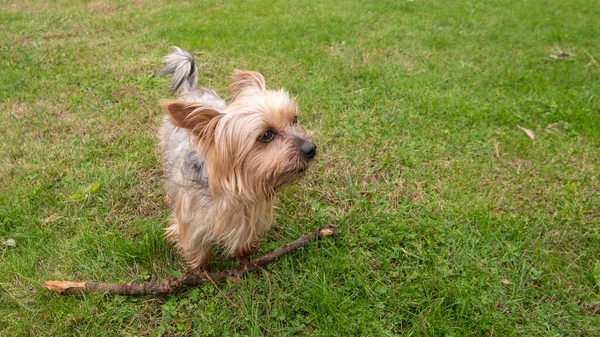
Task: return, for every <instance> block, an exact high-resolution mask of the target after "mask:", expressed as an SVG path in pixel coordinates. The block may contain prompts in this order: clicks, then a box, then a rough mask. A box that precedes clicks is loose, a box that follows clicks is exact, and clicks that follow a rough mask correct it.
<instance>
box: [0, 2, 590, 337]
mask: <svg viewBox="0 0 600 337" xmlns="http://www.w3.org/2000/svg"><path fill="white" fill-rule="evenodd" d="M2 7H3V9H2V11H1V12H0V28H1V29H0V43H1V44H0V69H1V71H0V75H1V76H0V107H1V109H0V139H1V142H0V153H2V156H0V162H1V164H0V239H1V241H5V240H7V239H9V238H13V239H15V240H16V242H17V246H16V247H0V335H2V336H13V335H14V336H22V335H31V336H40V335H54V336H61V335H83V336H96V335H131V336H139V335H152V336H156V335H192V334H196V335H202V336H259V335H269V336H288V335H301V336H334V335H340V336H391V335H416V336H466V335H481V336H564V335H573V336H593V335H596V336H597V335H598V334H599V333H600V316H599V313H600V297H599V292H600V290H599V287H600V264H597V263H598V260H600V222H599V221H600V180H599V178H600V96H599V95H600V64H598V63H596V62H595V60H597V61H598V62H599V63H600V45H599V43H598V42H599V39H598V38H599V36H600V23H599V22H598V18H599V17H600V6H598V4H597V3H594V2H593V1H592V2H590V1H584V0H570V1H567V0H562V1H541V0H535V1H516V0H503V1H500V0H497V1H485V2H481V1H474V0H468V1H453V2H450V1H440V0H436V1H427V0H415V1H378V2H376V3H375V2H374V3H367V2H364V1H355V2H351V1H339V2H315V1H300V2H298V1H276V2H274V1H235V2H230V1H227V2H209V1H203V2H195V1H193V2H187V3H184V4H181V5H175V4H173V2H172V1H145V0H141V1H134V2H130V1H110V2H108V3H105V2H100V1H96V2H91V3H90V2H79V1H60V2H50V3H43V2H41V1H8V2H7V1H2ZM172 45H177V46H180V47H182V48H184V49H187V50H190V51H192V52H193V53H195V54H196V57H197V61H198V62H199V63H201V64H202V66H201V69H202V72H201V74H200V79H201V81H202V83H205V84H207V85H210V86H211V87H213V88H216V89H218V90H219V91H221V92H224V90H225V89H226V85H227V79H228V77H229V74H230V72H231V71H232V70H233V69H234V68H242V69H253V70H258V71H261V72H262V73H263V74H264V75H265V78H266V79H267V84H268V85H269V86H271V87H274V88H277V87H281V86H283V87H286V88H287V89H288V90H290V91H291V92H292V93H294V94H297V95H298V100H299V103H300V107H301V116H300V123H301V124H303V125H304V126H305V127H306V128H308V129H312V130H314V131H315V141H316V143H317V144H318V146H319V155H318V159H317V160H316V163H315V165H314V166H313V167H312V169H311V170H310V172H309V173H308V174H307V176H306V177H305V178H304V179H303V180H301V181H300V182H299V183H298V184H297V185H294V186H291V187H289V188H287V189H286V190H285V191H283V193H281V194H280V201H279V208H278V210H277V212H276V221H277V223H278V226H276V228H274V230H272V231H271V232H270V233H269V234H268V235H267V236H266V237H265V239H264V244H263V245H262V247H261V251H260V252H259V253H257V254H260V253H261V252H266V251H269V250H271V249H273V248H275V247H278V246H280V245H282V244H283V243H285V242H287V241H290V240H293V239H295V238H296V237H298V236H299V235H300V234H301V233H306V232H309V231H311V230H313V229H315V228H317V227H319V226H321V225H322V224H326V223H334V224H337V225H338V226H339V229H340V235H339V236H338V237H337V238H336V239H334V240H324V241H322V242H321V243H319V244H313V245H311V246H309V247H308V248H306V249H303V250H300V251H297V252H294V253H292V254H290V255H288V256H286V257H284V258H282V259H281V260H280V261H278V262H277V263H275V264H273V265H271V266H269V267H268V268H266V270H263V271H260V272H258V273H256V274H254V275H251V276H249V277H247V278H245V279H243V280H242V281H241V282H239V283H232V284H226V285H223V286H219V287H218V288H215V287H211V286H207V287H202V288H199V289H193V290H190V291H187V292H182V293H179V294H176V295H172V296H165V297H144V298H128V297H121V296H103V295H89V296H84V297H79V298H77V297H65V296H60V295H56V294H52V293H49V292H48V291H45V290H44V289H43V288H42V287H41V284H42V283H43V282H44V281H45V280H48V279H65V280H95V281H111V282H116V281H132V280H136V281H141V280H144V279H162V278H165V277H169V276H174V275H180V274H181V273H182V272H183V271H184V268H183V264H182V262H181V260H180V258H179V257H178V256H177V254H176V253H175V251H174V249H173V247H172V246H171V245H170V244H168V243H166V242H165V240H164V238H163V232H162V228H163V227H164V226H165V225H166V222H167V218H168V210H167V209H165V207H164V206H163V205H162V197H163V192H162V188H161V173H160V164H159V161H158V154H157V150H156V143H157V139H156V137H155V132H156V128H157V126H158V123H159V120H160V115H161V111H160V109H159V108H158V105H157V101H158V100H159V99H160V98H166V97H170V96H169V93H168V90H167V86H168V80H167V79H166V78H163V77H161V76H159V70H160V67H161V57H162V56H164V55H165V54H166V53H167V52H168V50H169V47H170V46H172ZM561 52H564V53H565V54H568V56H564V55H563V56H560V54H561ZM518 126H521V127H524V128H527V129H530V130H532V131H533V132H534V134H535V139H533V140H532V139H530V138H529V137H527V135H526V134H525V133H524V132H523V131H522V130H520V129H519V128H518ZM230 265H231V263H228V262H226V261H221V262H220V263H219V264H218V265H217V267H219V268H226V267H228V266H230ZM594 270H595V272H594Z"/></svg>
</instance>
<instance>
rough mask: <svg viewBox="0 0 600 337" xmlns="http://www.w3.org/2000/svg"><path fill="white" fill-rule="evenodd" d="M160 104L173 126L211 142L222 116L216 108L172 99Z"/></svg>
mask: <svg viewBox="0 0 600 337" xmlns="http://www.w3.org/2000/svg"><path fill="white" fill-rule="evenodd" d="M160 105H161V106H162V108H163V110H164V111H165V113H166V114H167V115H168V116H169V117H170V118H171V121H172V122H173V124H175V126H177V127H180V128H184V129H187V130H189V131H190V132H192V133H193V134H194V135H196V136H197V137H198V139H199V140H201V141H203V142H208V143H212V142H213V140H214V132H215V129H216V127H217V124H218V123H219V120H220V119H221V117H222V116H223V114H222V113H221V112H219V111H218V110H217V109H215V108H213V107H210V106H208V105H206V104H202V103H187V102H181V101H174V100H164V101H161V102H160Z"/></svg>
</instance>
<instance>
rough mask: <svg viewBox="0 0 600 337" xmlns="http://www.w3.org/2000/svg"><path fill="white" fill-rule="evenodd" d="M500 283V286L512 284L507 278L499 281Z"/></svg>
mask: <svg viewBox="0 0 600 337" xmlns="http://www.w3.org/2000/svg"><path fill="white" fill-rule="evenodd" d="M500 282H502V284H506V285H509V284H512V281H511V280H509V279H507V278H503V279H501V280H500Z"/></svg>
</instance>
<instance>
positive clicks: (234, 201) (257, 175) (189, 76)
mask: <svg viewBox="0 0 600 337" xmlns="http://www.w3.org/2000/svg"><path fill="white" fill-rule="evenodd" d="M164 64H165V68H164V72H165V73H166V74H169V75H172V87H171V91H173V92H176V91H178V90H180V89H181V93H180V95H179V97H178V99H177V100H164V101H161V106H162V108H163V110H164V112H165V116H164V117H163V120H162V125H161V126H160V130H159V138H160V147H161V150H162V162H163V168H164V174H165V177H166V182H165V188H166V193H167V196H166V197H167V199H168V200H170V204H171V206H172V208H173V216H172V218H171V220H170V223H169V226H168V228H167V229H166V232H167V238H168V239H169V240H171V241H173V242H174V243H175V244H176V246H177V247H178V249H179V251H180V252H181V254H182V256H183V258H184V259H185V261H186V262H187V264H188V266H189V267H190V268H191V269H192V270H194V271H198V272H199V271H202V270H205V269H206V268H207V267H208V263H209V258H210V255H211V250H212V249H213V248H215V247H220V248H221V249H222V250H223V251H224V252H225V254H226V255H227V256H228V257H230V258H232V257H235V258H237V259H240V260H241V261H244V259H247V257H248V256H249V254H250V253H251V252H252V251H253V249H255V248H256V246H257V244H258V238H259V236H260V234H261V233H263V232H265V231H266V230H268V229H269V228H270V226H271V224H272V222H273V204H274V202H275V192H276V191H277V190H278V189H280V188H281V187H283V186H285V185H288V184H290V183H292V182H293V181H294V180H295V179H297V178H298V177H300V176H301V175H302V174H303V173H304V172H305V171H306V169H307V168H308V166H309V164H310V162H311V161H312V159H313V158H314V157H315V154H316V148H317V146H316V145H315V144H314V143H313V142H311V140H310V135H309V134H308V133H306V132H304V131H303V130H302V129H300V128H299V127H298V105H297V103H296V100H295V99H294V98H292V97H290V94H289V93H288V92H287V91H285V90H284V89H279V90H269V89H267V87H266V84H265V79H264V77H263V76H262V75H261V74H260V73H258V72H255V71H245V70H235V71H234V72H233V74H232V76H231V83H230V85H229V88H230V90H231V100H230V101H229V102H227V101H225V100H224V99H223V98H221V97H220V96H219V95H218V94H217V93H216V92H215V91H213V90H211V89H208V88H205V87H202V86H199V85H197V82H198V67H197V66H196V64H195V63H194V57H193V56H192V54H190V53H188V52H186V51H184V50H181V49H180V48H177V47H174V48H173V51H172V52H171V53H170V54H169V55H167V56H166V57H165V58H164Z"/></svg>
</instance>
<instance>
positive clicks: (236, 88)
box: [229, 69, 267, 97]
mask: <svg viewBox="0 0 600 337" xmlns="http://www.w3.org/2000/svg"><path fill="white" fill-rule="evenodd" d="M246 88H254V89H256V90H260V91H263V90H266V89H267V86H266V84H265V78H264V77H263V75H262V74H261V73H259V72H256V71H249V70H239V69H236V70H234V71H233V74H232V75H231V84H229V89H231V93H232V94H233V97H235V96H237V95H238V94H239V93H240V92H242V90H244V89H246Z"/></svg>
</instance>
